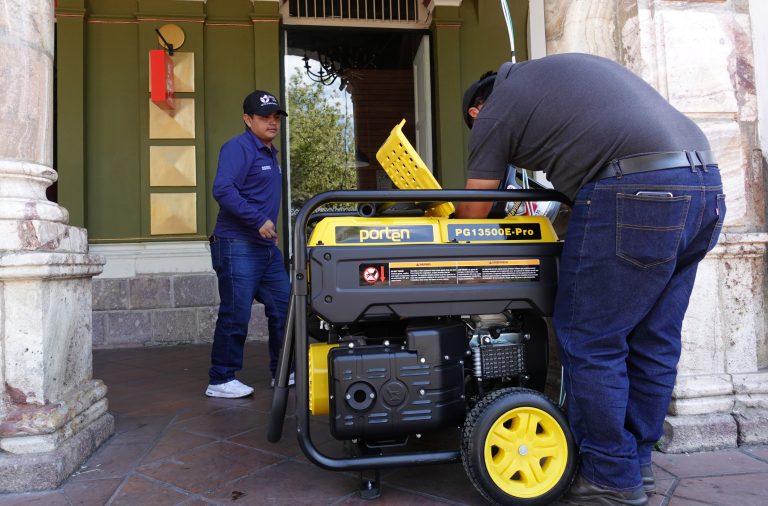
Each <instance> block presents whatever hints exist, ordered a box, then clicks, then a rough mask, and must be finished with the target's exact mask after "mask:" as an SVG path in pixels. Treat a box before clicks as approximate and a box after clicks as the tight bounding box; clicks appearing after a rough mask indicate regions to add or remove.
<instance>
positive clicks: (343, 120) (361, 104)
mask: <svg viewBox="0 0 768 506" xmlns="http://www.w3.org/2000/svg"><path fill="white" fill-rule="evenodd" d="M428 33H429V32H425V31H422V30H413V29H411V30H397V29H364V28H346V27H345V28H339V27H333V28H328V27H316V26H289V27H286V30H285V65H284V67H285V76H284V77H285V90H286V97H287V104H288V113H289V117H288V129H287V140H288V155H289V156H288V168H289V175H288V178H289V181H290V193H289V200H288V202H290V204H289V206H290V207H289V211H290V213H291V215H292V216H295V215H296V213H298V210H299V209H300V208H301V205H302V204H303V203H304V202H306V200H307V199H308V198H310V197H311V196H312V195H314V194H317V193H320V192H322V191H329V190H338V189H390V188H392V184H391V182H390V180H389V178H388V176H387V175H386V173H385V172H384V170H383V169H382V168H381V166H380V165H379V163H378V162H377V161H376V151H377V150H378V149H379V147H380V146H381V145H382V144H383V142H384V141H385V140H386V138H387V136H388V135H389V133H390V131H391V130H392V128H393V127H394V126H395V125H397V124H398V123H399V122H400V121H401V120H403V119H405V120H406V123H405V127H404V129H403V132H404V133H405V135H406V136H407V137H408V138H409V139H410V140H411V142H412V143H413V144H414V146H415V147H416V149H417V151H419V153H420V155H421V156H422V158H423V159H424V161H425V163H426V164H427V165H428V166H429V167H431V157H432V150H433V139H432V135H431V131H432V126H431V125H432V111H431V103H432V101H431V96H432V90H431V85H430V82H431V79H430V64H429V54H430V51H429V35H428Z"/></svg>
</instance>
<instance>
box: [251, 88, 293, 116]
mask: <svg viewBox="0 0 768 506" xmlns="http://www.w3.org/2000/svg"><path fill="white" fill-rule="evenodd" d="M273 112H277V113H280V114H282V115H283V116H288V113H287V112H285V111H284V110H283V109H282V108H281V107H280V103H279V102H278V101H277V99H276V98H275V96H274V95H273V94H271V93H270V92H268V91H263V90H256V91H254V92H253V93H251V94H250V95H248V96H247V97H245V100H243V113H244V114H247V115H248V116H252V115H254V114H258V115H259V116H269V115H270V114H272V113H273Z"/></svg>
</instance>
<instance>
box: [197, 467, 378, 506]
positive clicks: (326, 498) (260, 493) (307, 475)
mask: <svg viewBox="0 0 768 506" xmlns="http://www.w3.org/2000/svg"><path fill="white" fill-rule="evenodd" d="M356 487H357V480H355V479H354V478H353V477H351V476H349V475H347V474H344V473H336V472H333V471H325V470H322V469H320V468H317V467H314V466H309V465H306V464H301V463H299V462H295V461H285V462H282V463H280V464H278V465H275V466H270V467H268V468H266V469H263V470H261V471H258V472H256V473H253V474H251V475H249V476H247V477H244V478H242V479H239V480H237V481H234V482H231V483H227V484H226V485H224V486H222V487H219V488H218V489H216V490H214V491H213V492H211V493H209V494H205V496H206V497H208V498H210V499H212V500H214V501H221V502H230V501H232V500H234V499H235V498H236V500H237V504H238V506H241V505H246V506H247V505H280V506H282V505H286V504H290V505H302V504H306V505H319V504H331V503H333V502H335V501H337V500H339V499H343V498H345V497H346V496H348V495H349V494H351V493H352V492H354V491H355V490H356ZM377 504H378V503H377Z"/></svg>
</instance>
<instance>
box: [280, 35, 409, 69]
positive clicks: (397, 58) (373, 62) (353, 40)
mask: <svg viewBox="0 0 768 506" xmlns="http://www.w3.org/2000/svg"><path fill="white" fill-rule="evenodd" d="M422 36H423V33H422V32H420V31H414V30H407V31H406V30H375V29H370V30H354V29H349V28H346V29H328V28H325V29H316V28H315V29H306V28H293V29H289V30H288V48H287V53H288V54H289V55H293V56H304V54H305V53H306V54H307V56H309V57H310V58H314V54H313V53H315V52H317V53H320V54H323V55H325V56H328V57H330V58H331V59H333V60H334V61H336V62H339V63H341V65H342V66H343V67H345V68H347V69H353V68H376V69H404V68H407V69H409V68H411V65H412V64H413V57H414V55H415V54H416V50H417V49H418V47H419V43H420V41H421V37H422Z"/></svg>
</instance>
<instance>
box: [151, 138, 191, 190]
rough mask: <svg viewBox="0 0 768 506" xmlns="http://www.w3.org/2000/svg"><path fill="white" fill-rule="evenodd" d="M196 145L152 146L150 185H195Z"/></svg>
mask: <svg viewBox="0 0 768 506" xmlns="http://www.w3.org/2000/svg"><path fill="white" fill-rule="evenodd" d="M195 160H196V159H195V146H150V147H149V185H150V186H195V185H196V184H197V178H196V172H197V171H196V170H195V166H196V164H195Z"/></svg>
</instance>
